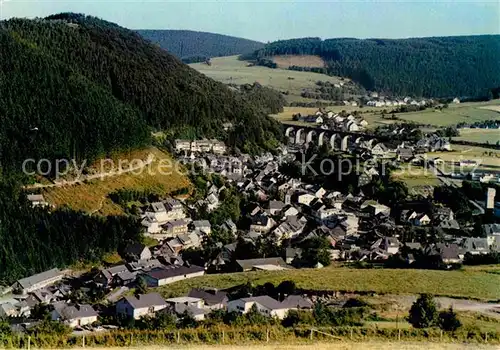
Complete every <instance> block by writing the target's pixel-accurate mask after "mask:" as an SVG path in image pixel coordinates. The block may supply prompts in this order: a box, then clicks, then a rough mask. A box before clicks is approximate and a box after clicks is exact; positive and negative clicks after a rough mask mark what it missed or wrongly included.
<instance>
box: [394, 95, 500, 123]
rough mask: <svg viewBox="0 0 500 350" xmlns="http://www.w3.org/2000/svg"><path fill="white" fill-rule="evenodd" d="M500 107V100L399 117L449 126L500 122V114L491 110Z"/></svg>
mask: <svg viewBox="0 0 500 350" xmlns="http://www.w3.org/2000/svg"><path fill="white" fill-rule="evenodd" d="M499 106H500V101H499V100H493V101H489V102H478V103H461V104H450V105H449V107H448V108H445V109H443V110H442V111H439V110H434V109H426V110H424V111H420V112H410V113H399V114H397V116H398V117H399V118H401V119H404V120H408V121H413V122H416V123H421V124H431V125H436V126H447V125H455V124H457V123H461V122H466V123H473V122H478V121H483V120H491V119H496V120H500V113H499V112H498V111H497V110H491V109H492V108H493V109H496V108H498V107H499Z"/></svg>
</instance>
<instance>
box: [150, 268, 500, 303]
mask: <svg viewBox="0 0 500 350" xmlns="http://www.w3.org/2000/svg"><path fill="white" fill-rule="evenodd" d="M284 280H293V281H294V282H295V283H296V284H297V286H298V287H299V288H303V289H309V290H332V291H335V290H337V291H338V290H342V291H352V292H363V291H372V292H375V293H388V294H417V293H431V294H434V295H442V296H452V297H464V298H476V299H481V300H498V299H500V288H499V287H498V286H499V285H500V275H498V274H494V273H489V272H487V271H482V270H479V271H478V270H464V271H434V270H413V269H407V270H393V269H351V268H345V267H341V268H339V267H327V268H324V269H319V270H315V269H300V270H286V271H273V272H270V271H260V272H245V273H232V274H219V275H205V276H202V277H197V278H193V279H188V280H184V281H181V282H176V283H173V284H169V285H167V286H164V287H161V288H160V292H161V293H163V294H164V295H165V296H167V297H170V296H180V295H185V294H186V293H188V292H189V290H190V289H191V288H199V287H215V288H228V287H232V286H236V285H240V284H243V283H247V282H251V283H253V284H255V285H259V284H264V283H266V282H272V283H274V284H275V285H277V284H279V283H280V282H282V281H284Z"/></svg>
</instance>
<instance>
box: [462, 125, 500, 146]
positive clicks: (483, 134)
mask: <svg viewBox="0 0 500 350" xmlns="http://www.w3.org/2000/svg"><path fill="white" fill-rule="evenodd" d="M459 131H460V136H458V137H454V138H453V140H457V141H471V142H479V143H489V144H495V143H497V142H498V141H500V129H460V130H459Z"/></svg>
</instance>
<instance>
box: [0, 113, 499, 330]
mask: <svg viewBox="0 0 500 350" xmlns="http://www.w3.org/2000/svg"><path fill="white" fill-rule="evenodd" d="M326 115H327V118H328V120H332V121H333V122H334V123H339V124H340V123H343V122H344V120H346V121H348V123H349V122H351V123H352V122H354V121H356V122H359V125H362V122H360V121H359V119H357V118H355V117H353V116H348V117H346V118H343V117H340V118H339V116H338V115H337V116H334V115H332V116H331V117H328V116H329V113H326ZM317 116H318V117H320V116H319V114H318V115H317ZM340 119H344V120H342V121H340ZM343 125H345V124H343ZM351 125H352V124H351ZM349 131H353V130H349ZM387 132H389V133H390V134H392V135H395V134H396V135H403V136H404V135H406V132H407V131H406V132H405V130H404V128H400V129H394V130H389V131H387ZM396 139H397V138H396ZM294 141H296V140H295V139H294V138H293V137H292V138H291V139H290V140H289V143H288V146H285V145H284V146H282V147H281V148H280V149H279V150H278V152H277V153H276V154H270V153H267V154H263V155H260V156H255V157H252V156H250V155H247V154H228V149H227V148H226V147H225V145H224V144H223V143H222V142H219V141H217V140H198V141H196V140H195V141H192V140H176V141H175V143H174V145H173V147H174V150H175V152H176V157H177V159H178V160H179V161H181V162H182V163H183V164H184V166H186V167H191V169H192V170H196V172H194V175H192V176H193V178H192V180H193V181H194V183H195V184H197V186H198V187H197V188H196V190H195V193H194V195H193V196H192V197H191V198H188V199H187V200H186V199H176V198H172V197H165V198H161V199H160V200H158V201H154V202H150V203H147V204H145V205H144V206H143V207H141V208H137V210H136V212H135V214H134V215H136V216H137V219H138V220H139V222H140V225H141V226H142V230H143V234H144V236H145V237H147V238H149V239H152V240H153V242H157V243H155V244H153V245H151V244H149V245H146V244H144V243H130V244H125V245H124V246H123V248H122V249H121V251H120V252H119V254H120V260H121V263H119V264H116V265H109V266H105V267H102V268H101V269H93V270H92V271H89V272H87V273H85V274H83V275H80V276H76V277H75V276H71V275H70V274H68V271H60V270H58V269H53V270H50V271H46V272H43V273H40V274H37V275H33V276H30V277H26V278H24V279H21V280H19V281H17V282H16V283H15V284H14V285H13V286H12V287H11V288H8V289H7V290H6V291H4V293H5V292H9V291H11V292H13V293H15V294H13V297H12V298H11V299H10V300H9V301H8V302H5V303H2V304H1V305H0V317H11V318H13V319H17V320H24V321H23V323H22V324H21V325H22V327H25V328H23V329H24V331H26V330H29V329H30V327H36V324H37V323H38V322H40V320H38V321H37V320H36V317H39V316H37V315H39V313H40V310H39V309H40V307H42V306H41V305H43V308H45V310H47V311H46V312H49V314H50V318H51V319H52V320H53V321H60V322H62V323H64V324H65V325H67V326H69V327H72V328H73V329H74V330H75V332H78V331H82V330H83V329H84V328H85V329H86V331H100V330H103V328H102V327H101V326H100V324H103V323H102V322H98V320H102V319H103V318H105V319H107V320H114V321H109V322H108V323H110V324H103V325H105V326H106V327H107V328H109V327H118V326H120V322H119V321H118V320H121V319H123V318H127V319H135V320H140V319H141V318H143V317H145V316H148V317H150V316H154V315H156V314H159V313H165V312H167V313H169V314H171V315H176V316H175V317H177V318H179V319H182V318H183V317H186V315H189V316H190V317H192V318H193V319H194V320H195V321H203V320H204V319H205V318H206V317H208V315H209V314H210V313H211V312H213V311H214V310H227V312H237V313H243V314H245V313H247V312H251V311H252V312H258V313H261V314H262V315H264V316H266V317H269V316H271V317H276V318H278V319H284V318H285V317H286V315H287V314H288V313H289V312H290V310H311V309H312V308H313V306H314V301H315V300H317V296H314V295H308V296H305V295H302V294H289V295H285V296H283V297H279V298H278V299H276V296H275V295H268V294H265V293H262V292H261V293H257V295H252V294H247V295H243V296H238V293H236V295H234V293H233V294H231V293H228V292H227V291H221V290H217V289H216V288H214V287H216V286H206V287H207V288H206V289H203V290H200V289H193V290H191V291H190V292H189V294H187V295H185V296H181V297H179V296H178V297H175V298H164V297H163V296H162V295H160V294H159V293H158V292H156V289H157V288H159V287H162V286H166V285H169V284H171V283H174V282H177V281H182V280H185V279H190V278H196V277H200V276H203V275H204V274H214V273H215V274H217V273H231V272H249V271H281V270H287V269H302V268H315V269H321V268H324V267H325V266H327V265H329V264H331V263H332V262H343V263H348V264H358V265H360V266H361V265H363V264H364V265H366V266H385V267H397V268H430V269H444V270H448V269H455V268H457V267H459V266H460V265H461V264H470V263H477V262H480V261H482V260H481V259H483V260H484V261H493V260H494V259H495V257H498V254H500V224H498V223H482V221H481V220H477V219H478V218H479V217H482V216H485V215H489V217H490V218H493V217H498V216H499V215H500V211H499V210H498V201H497V199H496V198H497V197H496V196H497V194H496V189H495V188H494V187H489V188H487V191H485V193H484V196H485V198H486V200H485V201H484V202H483V203H480V202H474V201H472V200H471V201H470V202H471V203H472V204H471V205H472V209H470V208H469V209H470V210H475V211H473V214H472V215H473V216H472V217H469V216H467V215H469V214H467V215H466V214H464V208H461V207H460V208H458V209H457V206H456V205H455V203H453V202H452V201H450V198H452V197H453V196H457V194H456V193H454V192H453V191H454V190H453V188H454V187H453V186H451V188H452V190H450V191H451V192H449V191H448V192H447V191H444V190H443V191H441V190H440V191H439V192H435V193H434V195H432V194H431V195H430V196H429V197H427V198H422V197H420V198H410V197H409V196H408V195H407V193H406V192H405V191H404V189H391V190H389V191H393V192H395V193H396V196H400V197H399V198H393V199H389V200H388V199H387V197H386V196H384V195H382V194H381V193H380V191H379V192H377V190H375V191H374V190H373V185H374V184H375V186H384V185H382V184H384V183H386V184H387V183H388V186H396V185H397V184H391V181H392V180H390V171H388V173H384V172H387V170H386V169H397V168H398V167H399V166H402V165H404V164H418V165H423V164H427V165H429V166H430V167H431V168H432V167H434V166H436V167H437V165H438V164H439V162H438V159H429V158H427V157H425V153H422V152H425V150H431V149H432V150H434V149H445V150H449V149H450V145H449V143H448V142H447V141H446V140H445V139H442V138H439V137H437V136H435V135H431V136H428V137H425V138H422V139H419V140H416V141H397V140H396V141H394V140H393V142H391V143H390V144H389V143H387V144H386V143H383V142H377V143H376V144H374V145H371V147H369V146H368V145H367V144H365V143H359V144H354V145H352V146H351V147H350V148H349V149H348V150H347V152H342V153H341V154H340V155H337V156H340V157H345V156H348V157H362V158H363V159H365V160H370V163H369V164H370V165H369V166H364V167H361V168H358V169H355V172H354V174H349V180H342V181H340V182H339V183H337V185H334V184H332V183H330V182H329V181H328V180H327V179H328V177H327V178H325V177H314V176H313V177H312V178H311V176H308V175H307V174H303V175H304V176H294V175H297V173H293V171H292V172H291V171H290V168H291V167H292V168H293V164H294V163H296V162H297V159H299V158H300V157H302V156H304V155H307V154H308V152H311V150H313V151H314V149H313V148H314V147H313V146H311V145H307V144H296V143H295V142H294ZM320 148H321V147H320ZM419 150H423V151H419ZM316 151H318V149H316ZM319 151H320V152H324V150H323V151H321V150H319ZM327 154H328V153H327ZM299 175H300V174H299ZM311 179H313V181H311ZM345 181H347V182H345ZM444 181H447V180H444ZM343 183H344V184H347V183H348V186H347V185H343ZM398 186H399V185H398ZM396 187H397V186H396ZM401 191H402V192H401ZM365 192H366V193H365ZM28 199H29V200H30V201H31V202H32V205H33V206H34V207H36V206H44V205H47V203H46V202H45V200H44V198H43V196H41V195H32V196H29V197H28ZM382 202H383V203H385V204H383V203H382ZM467 204H468V202H467V200H466V202H465V205H467ZM231 205H232V207H231ZM478 207H479V209H481V210H479V212H478V210H477V208H478ZM469 209H467V210H469ZM488 220H489V219H488ZM493 222H494V221H493ZM477 223H479V226H478V224H477ZM492 259H493V260H492ZM402 273H403V272H402ZM130 291H135V294H134V295H131V294H130ZM97 300H104V303H105V305H106V306H105V307H103V306H102V304H101V302H100V303H99V304H96V303H95V302H96V301H97ZM26 320H29V321H28V322H26ZM18 326H19V324H18Z"/></svg>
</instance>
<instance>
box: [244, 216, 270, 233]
mask: <svg viewBox="0 0 500 350" xmlns="http://www.w3.org/2000/svg"><path fill="white" fill-rule="evenodd" d="M274 225H276V221H274V220H273V218H270V217H269V216H267V215H262V214H261V215H256V216H254V217H253V218H252V224H251V225H250V231H253V232H257V233H268V232H269V231H271V229H272V228H273V227H274Z"/></svg>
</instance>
